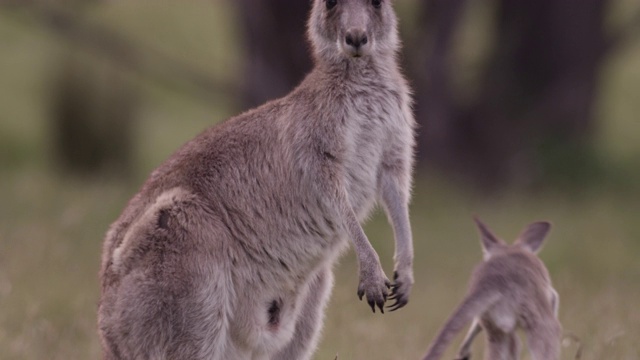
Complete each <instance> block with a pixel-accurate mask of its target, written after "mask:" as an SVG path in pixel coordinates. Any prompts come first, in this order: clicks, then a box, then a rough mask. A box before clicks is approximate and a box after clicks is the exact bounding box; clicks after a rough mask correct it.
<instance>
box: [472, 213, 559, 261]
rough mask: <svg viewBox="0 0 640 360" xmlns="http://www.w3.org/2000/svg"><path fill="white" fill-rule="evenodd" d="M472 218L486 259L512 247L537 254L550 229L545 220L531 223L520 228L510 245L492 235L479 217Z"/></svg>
mask: <svg viewBox="0 0 640 360" xmlns="http://www.w3.org/2000/svg"><path fill="white" fill-rule="evenodd" d="M474 220H475V222H476V225H477V226H478V230H479V232H480V242H481V244H482V252H483V256H484V259H485V260H488V259H489V258H491V257H492V256H493V255H495V254H498V253H502V252H505V251H506V250H507V249H513V248H517V249H521V250H524V251H528V252H531V253H534V254H537V253H538V251H540V249H541V248H542V244H543V242H544V239H545V237H546V236H547V234H548V233H549V230H550V229H551V224H550V223H548V222H546V221H538V222H534V223H531V224H529V225H527V227H525V228H524V230H522V232H521V233H520V235H519V236H518V238H517V239H516V241H515V242H514V243H513V245H511V246H510V245H508V244H507V243H505V242H504V241H502V240H501V239H500V238H498V237H497V236H496V235H494V234H493V232H491V230H490V229H489V228H488V227H487V225H485V224H484V223H483V222H482V221H480V219H478V218H477V217H476V218H474Z"/></svg>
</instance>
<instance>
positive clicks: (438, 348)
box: [423, 289, 500, 360]
mask: <svg viewBox="0 0 640 360" xmlns="http://www.w3.org/2000/svg"><path fill="white" fill-rule="evenodd" d="M499 299H500V293H499V292H497V291H492V290H488V289H475V290H472V291H471V292H469V294H468V295H467V296H466V297H465V299H464V300H463V301H462V303H461V304H460V305H458V308H457V309H456V310H455V312H454V313H453V315H451V317H450V318H449V320H448V321H447V323H446V324H445V325H444V327H443V328H442V330H440V333H438V336H437V337H436V339H435V340H434V341H433V342H432V343H431V345H430V346H429V350H428V351H427V355H425V357H424V358H423V360H437V359H440V357H441V356H442V354H443V353H444V351H445V350H446V348H447V346H449V343H450V342H451V340H453V338H454V337H455V336H456V335H457V334H458V333H459V332H460V330H462V328H463V327H464V326H465V325H466V324H468V323H469V322H471V320H473V318H475V317H477V316H479V315H480V314H482V313H484V312H485V311H486V310H487V309H488V308H489V307H490V306H491V305H492V304H494V303H495V302H496V301H498V300H499Z"/></svg>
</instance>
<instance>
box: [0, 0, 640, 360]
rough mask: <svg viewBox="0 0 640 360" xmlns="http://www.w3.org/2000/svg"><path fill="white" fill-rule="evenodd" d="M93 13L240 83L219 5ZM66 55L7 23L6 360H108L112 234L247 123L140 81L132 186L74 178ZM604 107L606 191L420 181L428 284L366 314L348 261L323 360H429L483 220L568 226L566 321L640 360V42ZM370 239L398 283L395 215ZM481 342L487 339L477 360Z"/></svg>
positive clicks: (2, 289)
mask: <svg viewBox="0 0 640 360" xmlns="http://www.w3.org/2000/svg"><path fill="white" fill-rule="evenodd" d="M92 11H93V13H90V14H89V17H90V18H91V19H92V21H96V22H100V23H103V24H108V25H109V26H112V27H114V28H117V29H119V30H120V31H122V32H123V33H126V34H128V35H129V36H130V37H131V38H132V39H134V40H136V41H139V42H141V43H145V44H148V45H149V46H151V47H154V48H157V49H159V50H161V51H164V52H166V53H171V54H174V55H175V56H178V57H181V58H182V59H183V60H184V61H188V62H189V63H190V64H192V65H193V66H195V67H198V68H201V69H204V70H205V71H212V72H218V73H220V74H223V75H233V74H237V71H238V65H237V63H238V61H237V59H238V58H239V56H241V55H240V53H239V50H238V49H237V48H236V45H235V44H234V42H233V41H230V40H229V39H230V38H233V37H234V33H235V32H234V30H233V20H232V17H231V16H230V15H229V9H228V8H227V7H225V6H223V5H221V4H220V3H216V4H215V5H214V6H212V5H211V1H208V2H205V1H194V2H184V3H181V6H180V8H179V9H178V8H177V7H176V6H172V5H171V3H170V2H169V1H168V0H162V1H157V2H153V3H151V2H145V1H142V0H136V1H122V2H110V3H109V4H108V5H105V6H103V7H102V8H99V9H98V10H92ZM141 14H144V16H142V15H141ZM66 48H67V45H66V44H65V43H63V42H61V41H60V40H59V39H57V38H56V37H54V36H52V35H51V34H49V33H47V31H45V30H43V29H42V28H41V27H39V26H38V25H36V24H34V23H33V22H30V21H29V20H28V17H26V16H24V14H23V13H19V12H9V11H8V10H2V9H0V359H2V360H13V359H51V360H56V359H97V358H99V357H100V349H99V344H98V339H97V335H96V304H97V299H98V291H99V286H98V279H97V273H98V268H99V263H100V250H101V242H102V237H103V235H104V233H105V231H106V229H107V227H108V226H109V224H110V223H111V222H112V221H113V220H114V219H115V218H116V217H117V216H118V214H119V212H120V211H121V210H122V208H123V206H124V204H125V203H126V201H127V200H128V198H129V197H130V196H131V195H132V194H133V193H134V192H135V191H136V189H137V188H138V187H139V185H140V184H141V182H142V181H143V180H144V178H145V177H146V176H147V174H148V173H149V171H150V170H151V169H153V168H154V167H155V166H157V165H158V164H159V163H160V162H161V161H162V160H163V159H164V158H165V157H166V156H168V155H169V154H170V153H171V152H172V151H174V150H175V149H176V148H177V147H178V146H179V145H180V144H182V143H183V142H184V141H186V140H188V139H189V138H191V137H193V136H194V135H195V134H197V133H198V132H200V131H201V130H202V129H204V128H205V127H206V126H208V125H210V124H213V123H215V122H216V121H219V120H222V119H224V118H225V117H227V116H229V115H231V114H232V112H233V111H234V110H233V108H232V106H230V105H229V102H230V101H229V99H227V98H225V97H223V96H221V97H220V98H219V99H212V101H211V102H210V103H204V102H202V101H200V100H197V99H193V98H191V97H189V96H186V95H184V94H181V93H180V92H179V91H177V90H176V89H172V88H167V87H164V86H162V85H159V84H156V83H153V82H150V81H148V80H146V79H140V78H136V81H137V84H138V86H139V88H140V92H141V104H140V108H139V109H138V118H139V123H138V124H137V133H136V139H137V147H136V152H135V154H136V158H135V164H136V170H135V173H134V176H133V179H130V180H126V181H123V180H114V179H108V178H104V179H99V178H92V179H86V178H84V179H81V178H74V177H70V176H66V175H64V174H61V173H60V172H59V171H57V170H56V169H55V168H54V167H53V166H52V164H51V157H50V143H49V140H48V131H49V123H48V118H47V99H48V97H47V96H48V93H49V91H50V89H49V88H48V82H47V79H49V78H50V74H51V71H52V69H53V68H54V67H55V62H56V59H57V58H58V57H59V55H60V54H62V53H63V52H64V51H65V49H66ZM87 56H89V57H90V56H91V55H87ZM96 61H99V59H96ZM601 94H602V100H601V101H600V103H599V104H598V120H599V121H600V122H599V124H600V127H601V129H600V131H599V137H598V139H597V141H598V150H599V154H600V155H601V157H602V159H603V160H602V161H603V164H605V171H606V172H605V174H606V176H605V177H604V178H603V179H602V180H601V181H598V182H596V183H595V184H591V185H589V186H588V187H581V186H580V184H575V189H570V188H562V189H548V190H541V191H540V192H538V193H534V194H531V193H528V194H522V193H519V192H516V191H513V192H507V193H505V194H503V195H500V196H498V197H487V196H481V195H477V194H473V193H471V192H468V191H466V190H461V189H460V188H459V187H457V186H455V185H451V184H449V183H448V182H445V181H442V180H440V179H438V178H437V176H435V175H429V176H425V175H420V176H418V177H417V179H416V183H415V192H414V194H415V195H414V200H413V203H412V209H411V211H412V212H411V217H412V226H413V233H414V242H415V250H416V258H415V277H416V284H415V287H414V289H413V293H412V297H411V299H410V303H409V305H407V307H405V308H403V309H401V310H399V311H397V312H394V313H386V314H384V315H381V314H379V313H376V314H372V313H371V311H370V309H369V308H368V306H367V305H366V304H365V303H364V302H360V301H358V298H357V296H356V286H357V270H356V263H355V259H354V256H353V254H352V253H348V254H346V255H345V256H344V258H343V259H342V261H341V262H340V264H339V265H338V266H337V267H336V269H335V274H336V286H335V289H334V293H333V297H332V300H331V302H330V305H329V308H328V312H327V315H326V323H325V327H324V333H323V339H322V341H321V343H320V346H319V349H318V352H317V353H316V356H315V359H318V360H333V359H334V358H335V357H336V354H337V355H338V356H339V359H341V360H363V359H373V360H378V359H380V360H382V359H400V360H404V359H418V358H419V357H420V356H421V355H422V354H423V352H424V351H425V350H426V348H427V346H428V344H429V342H430V340H431V339H432V338H433V336H434V335H435V334H436V332H437V331H438V329H439V327H440V326H441V325H442V324H443V322H444V321H445V320H446V318H447V317H448V316H449V314H450V313H451V311H452V310H453V309H454V307H455V306H456V304H457V303H458V301H459V300H460V299H461V298H462V296H463V294H464V292H465V288H466V284H467V279H468V276H469V274H470V272H471V269H472V267H473V266H474V265H475V264H476V263H477V262H478V261H480V259H481V250H480V246H479V243H478V239H477V236H476V230H475V228H474V225H473V222H472V221H471V217H472V216H473V215H474V214H477V215H479V216H481V217H482V218H483V219H484V220H485V222H486V223H488V224H489V225H490V226H491V227H492V228H493V229H494V230H495V231H496V232H497V233H498V234H500V235H502V236H504V237H505V238H506V239H508V240H511V239H513V238H514V237H515V236H516V235H517V233H518V232H519V230H520V229H521V228H522V227H523V226H524V225H525V224H527V223H528V222H530V221H534V220H540V219H546V220H550V221H551V222H553V223H554V228H553V229H552V232H551V233H550V236H549V238H548V242H547V243H546V246H545V248H544V249H543V250H542V252H541V257H542V259H543V260H544V261H545V263H546V264H547V266H548V268H549V271H550V273H551V276H552V279H553V281H554V283H555V286H556V288H557V290H558V292H559V294H560V299H561V300H560V304H561V306H560V319H561V322H562V323H563V326H564V329H565V331H566V332H567V334H569V333H571V334H574V335H575V336H576V337H577V338H578V339H579V342H580V344H581V346H582V359H584V360H602V359H616V360H638V359H640V261H639V259H640V120H639V118H638V114H640V102H639V101H638V100H639V98H638V94H640V42H638V41H636V42H635V43H633V44H631V45H630V47H629V48H628V49H627V50H625V51H622V52H620V53H619V54H618V55H617V56H616V57H614V58H612V59H611V61H610V62H608V63H607V67H606V68H605V69H604V71H603V76H602V90H601ZM365 231H366V233H367V234H368V236H369V237H370V240H371V241H372V243H373V244H374V247H375V248H376V249H377V251H378V253H379V254H380V257H381V259H382V260H383V265H384V266H385V269H386V270H387V274H388V275H389V276H390V275H391V274H392V255H393V241H392V235H391V231H390V228H389V226H388V224H387V222H386V220H385V218H384V216H382V215H381V214H380V213H377V214H376V215H375V216H374V217H373V218H372V219H371V221H370V222H369V223H368V224H367V226H366V228H365ZM461 335H462V334H461ZM482 342H483V338H482V336H481V337H480V338H479V339H478V341H477V342H476V344H475V347H474V356H475V358H476V359H480V358H481V354H482ZM457 343H458V341H456V342H454V345H453V346H452V348H451V351H449V352H448V353H447V356H446V357H445V358H446V359H451V358H453V355H454V352H453V350H454V348H455V344H457ZM565 345H566V346H565V347H563V355H562V359H565V360H570V359H571V360H573V359H574V358H575V355H576V351H577V349H578V344H577V343H576V342H575V341H572V340H567V341H566V344H565ZM526 358H527V357H525V359H526Z"/></svg>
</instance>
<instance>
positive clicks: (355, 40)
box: [345, 29, 369, 50]
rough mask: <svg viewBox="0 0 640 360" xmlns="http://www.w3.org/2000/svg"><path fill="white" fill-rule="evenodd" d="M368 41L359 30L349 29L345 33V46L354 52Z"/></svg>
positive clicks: (365, 35)
mask: <svg viewBox="0 0 640 360" xmlns="http://www.w3.org/2000/svg"><path fill="white" fill-rule="evenodd" d="M368 41H369V40H368V39H367V34H366V33H365V32H364V31H362V30H359V29H351V30H349V31H347V35H346V36H345V42H346V44H347V45H349V46H351V47H353V48H354V49H356V50H358V49H360V47H361V46H364V45H365V44H366V43H367V42H368Z"/></svg>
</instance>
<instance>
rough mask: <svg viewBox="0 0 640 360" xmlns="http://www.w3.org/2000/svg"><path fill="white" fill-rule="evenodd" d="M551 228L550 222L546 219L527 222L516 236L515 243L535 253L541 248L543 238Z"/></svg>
mask: <svg viewBox="0 0 640 360" xmlns="http://www.w3.org/2000/svg"><path fill="white" fill-rule="evenodd" d="M549 230H551V223H549V222H547V221H538V222H534V223H531V224H529V225H528V226H527V227H526V228H525V229H524V230H522V233H520V235H519V236H518V239H517V240H516V244H518V245H521V246H523V247H524V248H525V249H527V250H529V251H531V252H533V253H537V252H538V251H540V248H542V243H543V242H544V238H545V237H546V236H547V234H548V233H549Z"/></svg>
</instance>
